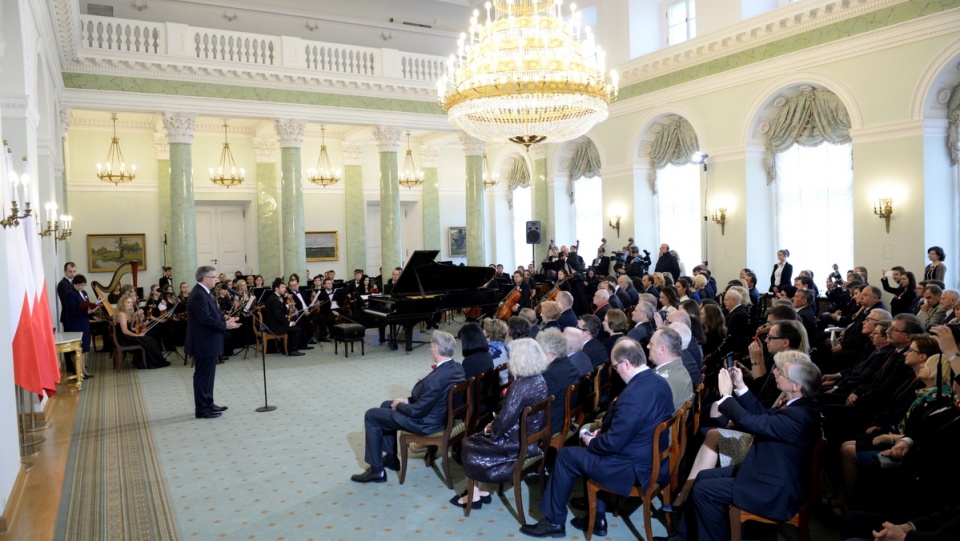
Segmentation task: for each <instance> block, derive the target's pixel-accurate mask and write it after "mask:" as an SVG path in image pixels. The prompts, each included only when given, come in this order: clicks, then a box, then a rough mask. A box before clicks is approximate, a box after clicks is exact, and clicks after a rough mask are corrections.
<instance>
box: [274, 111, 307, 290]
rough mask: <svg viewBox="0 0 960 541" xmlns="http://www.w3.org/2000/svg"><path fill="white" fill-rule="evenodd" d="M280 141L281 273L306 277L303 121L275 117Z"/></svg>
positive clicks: (304, 124)
mask: <svg viewBox="0 0 960 541" xmlns="http://www.w3.org/2000/svg"><path fill="white" fill-rule="evenodd" d="M276 125H277V136H278V137H279V141H280V206H281V209H282V214H281V218H280V222H281V228H280V229H281V233H282V238H283V257H282V260H283V269H282V270H283V274H284V275H289V274H291V273H294V272H295V273H297V274H300V275H301V276H305V272H306V270H307V249H306V238H305V236H304V233H305V230H304V228H303V220H304V218H303V173H302V164H301V159H300V147H301V146H302V145H303V130H304V128H305V127H306V123H305V122H303V121H302V120H278V121H277V124H276Z"/></svg>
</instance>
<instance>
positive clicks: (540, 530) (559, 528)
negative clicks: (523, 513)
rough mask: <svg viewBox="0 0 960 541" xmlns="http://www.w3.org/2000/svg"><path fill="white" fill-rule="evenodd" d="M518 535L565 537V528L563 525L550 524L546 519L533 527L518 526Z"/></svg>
mask: <svg viewBox="0 0 960 541" xmlns="http://www.w3.org/2000/svg"><path fill="white" fill-rule="evenodd" d="M520 533H522V534H526V535H529V536H530V537H566V536H567V528H566V527H565V526H564V525H563V524H551V523H550V521H549V520H547V519H546V518H542V519H540V522H538V523H536V524H534V525H533V526H530V525H527V526H520Z"/></svg>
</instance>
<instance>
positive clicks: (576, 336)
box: [563, 327, 594, 379]
mask: <svg viewBox="0 0 960 541" xmlns="http://www.w3.org/2000/svg"><path fill="white" fill-rule="evenodd" d="M563 336H564V338H566V339H567V357H569V358H570V362H572V363H573V366H575V367H577V378H578V379H579V378H582V377H583V376H584V375H586V374H588V373H590V372H593V369H594V366H593V363H591V362H590V357H588V356H587V354H586V353H584V352H583V343H584V336H583V331H581V330H580V329H577V328H573V327H569V328H566V329H564V330H563Z"/></svg>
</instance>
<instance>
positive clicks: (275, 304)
mask: <svg viewBox="0 0 960 541" xmlns="http://www.w3.org/2000/svg"><path fill="white" fill-rule="evenodd" d="M286 293H287V285H286V284H284V283H283V278H277V279H276V280H274V281H273V294H272V295H267V296H266V300H265V302H264V309H263V324H264V326H266V328H267V330H266V332H267V333H269V334H273V335H277V336H286V337H287V354H288V355H289V356H291V357H297V356H300V355H306V354H305V353H303V352H302V351H300V350H299V348H298V345H299V344H300V328H299V327H297V325H296V323H294V322H293V321H290V320H289V319H288V318H287V315H288V314H289V311H288V310H287V305H286V301H285V300H284V295H286Z"/></svg>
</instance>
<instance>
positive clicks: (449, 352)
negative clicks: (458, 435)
mask: <svg viewBox="0 0 960 541" xmlns="http://www.w3.org/2000/svg"><path fill="white" fill-rule="evenodd" d="M456 346H457V342H456V339H455V338H454V337H453V335H452V334H450V333H447V332H443V331H435V332H434V333H433V337H432V338H431V340H430V354H431V356H432V360H433V363H434V364H433V371H432V372H430V373H429V374H427V375H426V376H425V377H424V378H423V379H421V380H420V381H418V382H417V384H416V385H414V386H413V390H412V391H410V397H409V398H395V399H394V400H392V401H391V400H387V401H386V402H384V403H382V404H380V407H379V408H371V409H369V410H367V413H366V415H364V417H363V429H364V433H365V435H366V439H365V441H366V450H365V451H364V460H365V461H366V463H367V464H369V465H370V468H369V469H367V471H365V472H363V473H361V474H357V475H354V476H352V477H350V480H352V481H354V482H357V483H383V482H386V480H387V474H386V472H384V471H383V469H384V468H389V469H391V470H394V471H398V470H399V469H400V460H399V459H397V431H398V430H406V431H407V432H412V433H414V434H421V435H422V434H432V433H434V432H438V431H440V430H443V427H444V426H446V424H447V395H448V394H449V393H450V388H451V387H452V386H454V385H456V384H457V383H460V382H462V381H464V372H463V367H462V366H461V365H460V363H458V362H456V361H454V360H453V354H454V353H455V351H456ZM384 453H386V456H384Z"/></svg>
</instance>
